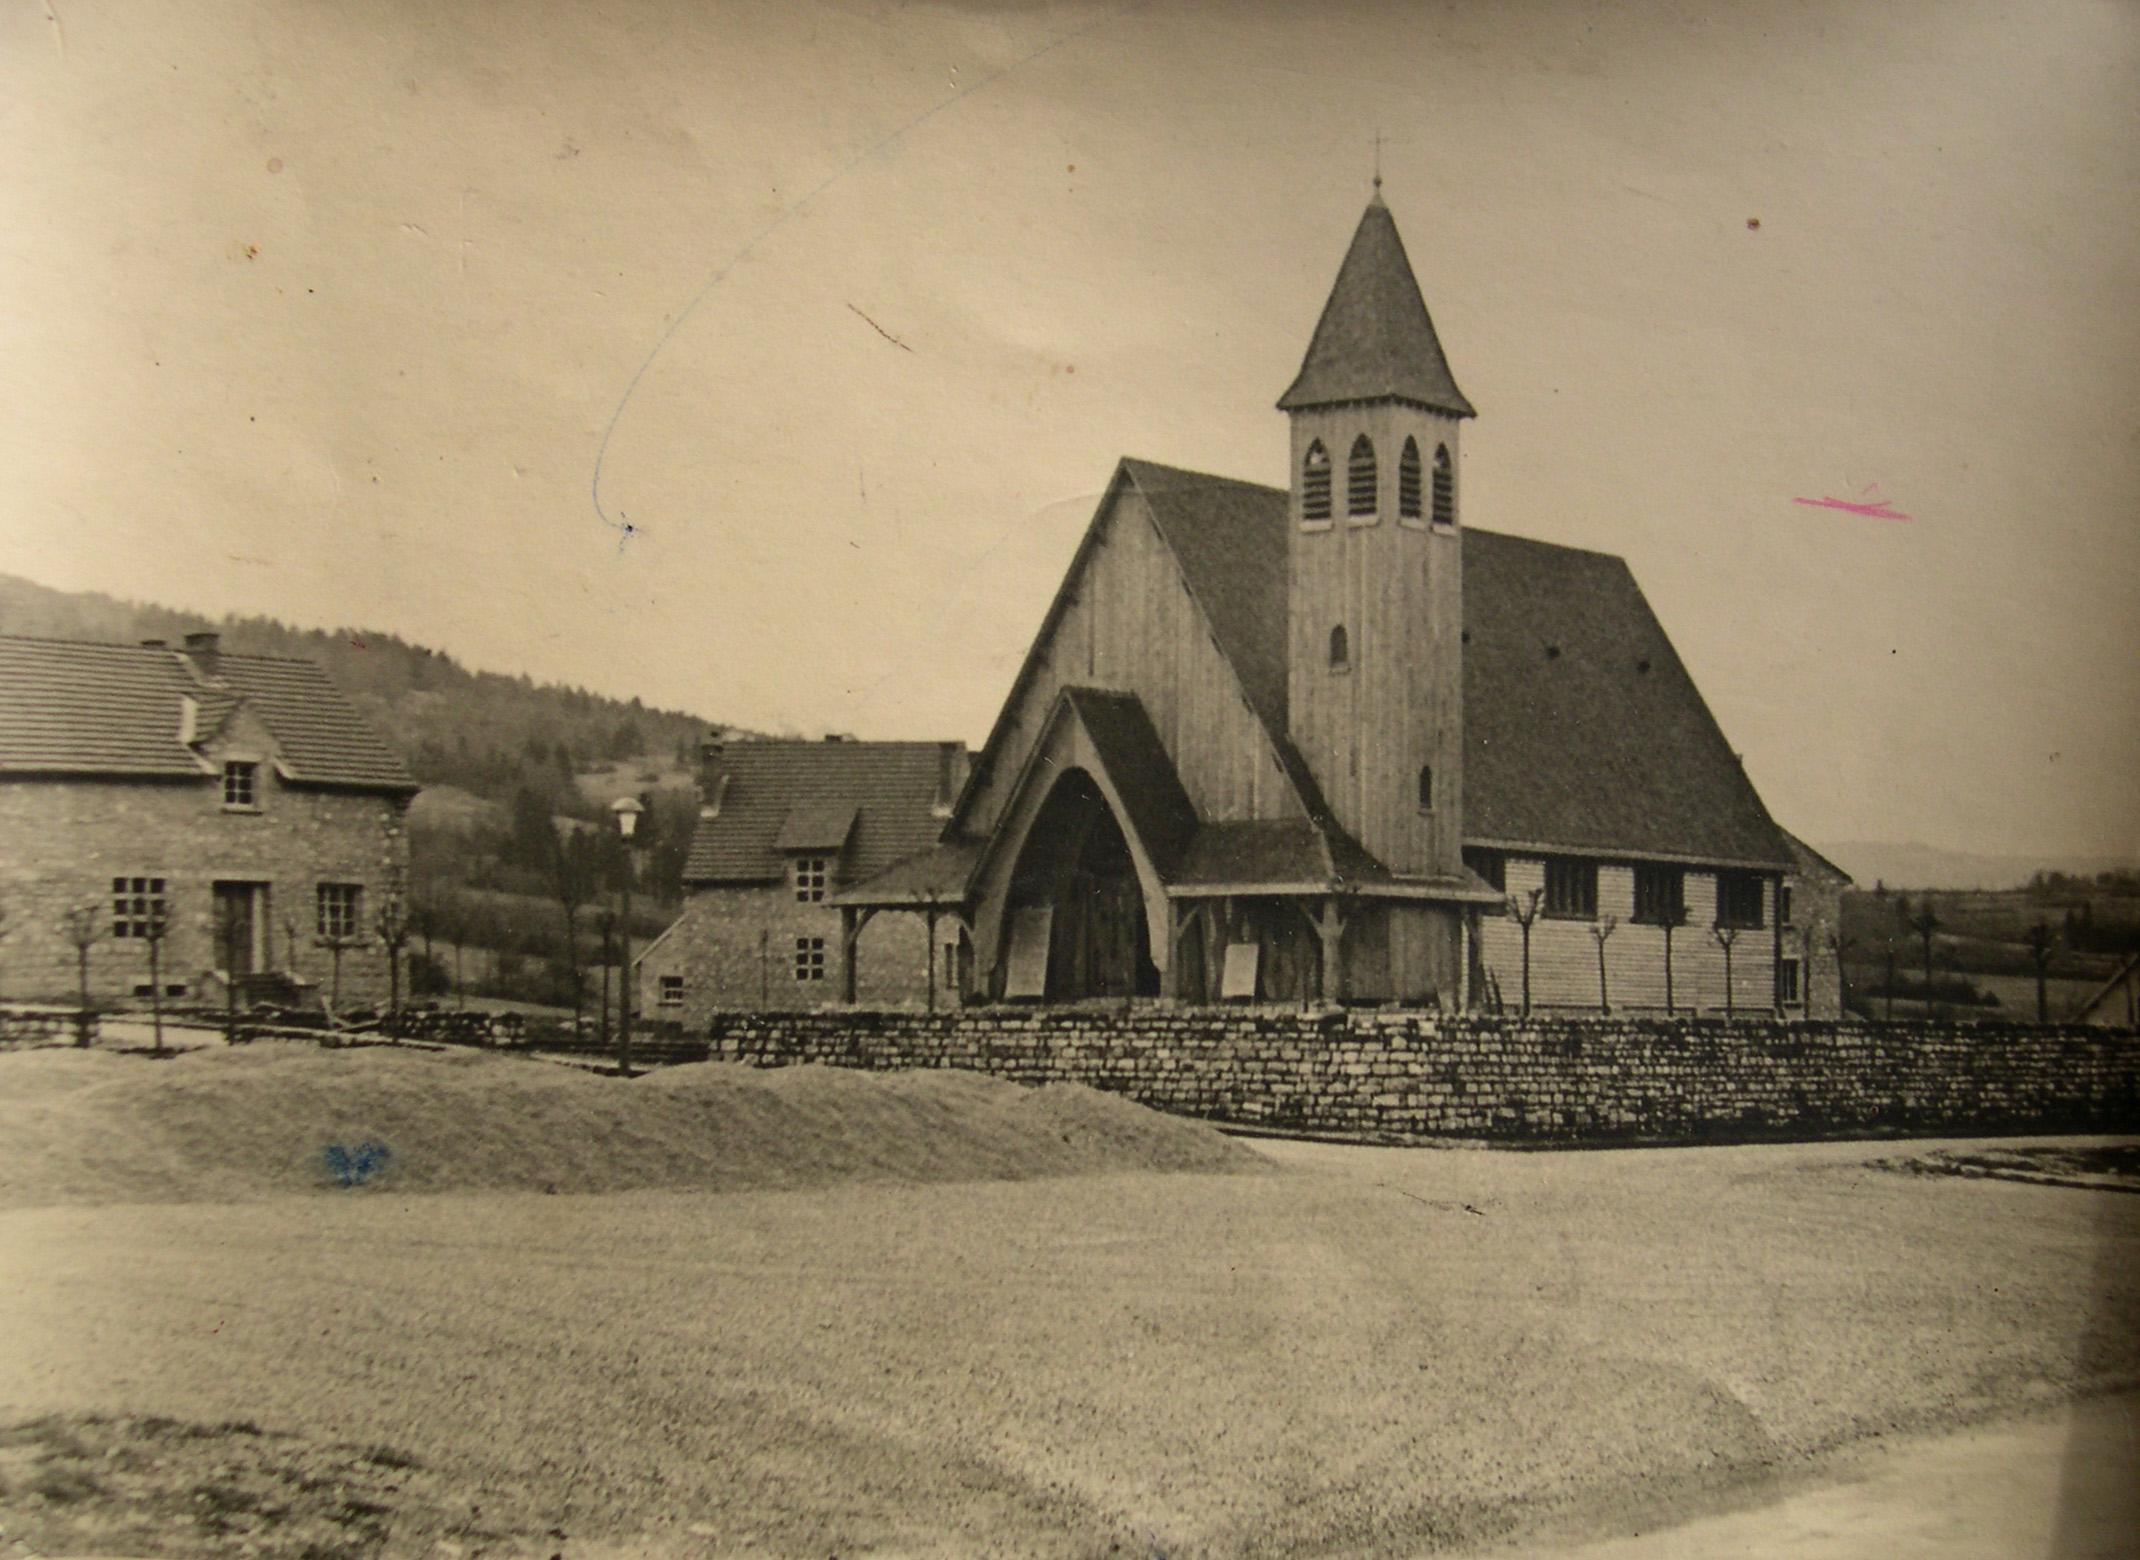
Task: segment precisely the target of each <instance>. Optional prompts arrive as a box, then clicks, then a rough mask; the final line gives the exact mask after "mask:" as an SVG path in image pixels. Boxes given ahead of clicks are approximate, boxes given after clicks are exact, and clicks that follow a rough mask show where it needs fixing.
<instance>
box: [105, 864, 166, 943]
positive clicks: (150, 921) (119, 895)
mask: <svg viewBox="0 0 2140 1560" xmlns="http://www.w3.org/2000/svg"><path fill="white" fill-rule="evenodd" d="M164 921H165V910H164V902H163V879H162V878H152V877H137V878H123V877H115V878H113V879H112V880H111V934H112V936H114V937H146V936H148V935H149V931H150V928H151V927H155V926H161V925H163V924H164Z"/></svg>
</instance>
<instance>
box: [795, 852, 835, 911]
mask: <svg viewBox="0 0 2140 1560" xmlns="http://www.w3.org/2000/svg"><path fill="white" fill-rule="evenodd" d="M830 866H831V862H830V860H829V859H828V858H826V857H824V856H797V857H796V858H795V865H794V879H793V881H794V887H795V902H796V903H797V904H802V905H814V904H817V903H818V902H819V901H821V900H822V899H823V898H824V897H825V878H826V876H827V873H828V869H829V868H830Z"/></svg>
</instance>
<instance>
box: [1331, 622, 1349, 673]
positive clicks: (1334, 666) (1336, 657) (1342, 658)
mask: <svg viewBox="0 0 2140 1560" xmlns="http://www.w3.org/2000/svg"><path fill="white" fill-rule="evenodd" d="M1330 670H1332V671H1333V672H1349V671H1351V670H1352V641H1351V640H1350V639H1349V638H1348V637H1347V635H1346V633H1345V625H1344V624H1343V623H1340V624H1338V626H1337V627H1336V628H1333V629H1332V630H1330Z"/></svg>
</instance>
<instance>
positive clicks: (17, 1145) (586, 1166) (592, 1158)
mask: <svg viewBox="0 0 2140 1560" xmlns="http://www.w3.org/2000/svg"><path fill="white" fill-rule="evenodd" d="M1266 1163H1267V1162H1266V1161H1265V1160H1263V1159H1262V1158H1261V1157H1260V1156H1259V1155H1256V1154H1255V1153H1253V1152H1252V1151H1250V1150H1248V1149H1246V1148H1244V1147H1242V1146H1240V1145H1239V1144H1236V1143H1233V1142H1230V1141H1229V1140H1227V1139H1226V1138H1224V1137H1222V1136H1220V1135H1219V1134H1218V1133H1217V1132H1214V1131H1213V1130H1211V1129H1210V1128H1208V1127H1205V1126H1203V1125H1201V1124H1198V1123H1195V1122H1189V1121H1182V1120H1178V1119H1176V1118H1173V1117H1168V1116H1162V1115H1159V1114H1158V1113H1156V1112H1153V1111H1149V1110H1145V1109H1144V1108H1143V1107H1141V1106H1137V1105H1133V1104H1130V1103H1129V1102H1128V1101H1126V1100H1122V1099H1117V1098H1114V1097H1112V1096H1109V1095H1105V1094H1100V1093H1097V1092H1095V1091H1093V1090H1090V1089H1085V1088H1079V1087H1074V1086H1062V1085H1058V1086H1050V1087H1047V1088H1041V1089H1027V1088H1021V1087H1019V1086H1017V1085H1015V1084H1010V1083H1005V1082H1002V1081H1000V1080H996V1079H990V1078H983V1077H978V1076H975V1075H973V1074H969V1073H952V1072H935V1073H897V1074H877V1073H858V1072H844V1071H838V1070H834V1069H827V1068H818V1067H799V1068H790V1069H783V1070H777V1071H760V1070H756V1069H752V1068H745V1067H738V1066H732V1065H726V1064H721V1063H705V1064H701V1065H699V1066H693V1067H676V1068H669V1069H665V1070H663V1071H660V1072H657V1073H653V1074H650V1075H648V1076H645V1077H642V1078H635V1079H631V1080H629V1081H620V1080H618V1079H614V1078H602V1077H597V1076H594V1075H591V1074H589V1073H585V1072H582V1071H579V1070H578V1069H574V1068H566V1067H556V1066H551V1065H548V1064H545V1063H541V1062H533V1061H527V1060H524V1059H519V1058H503V1057H492V1056H485V1055H481V1054H475V1053H466V1052H459V1053H455V1052H448V1053H439V1052H431V1051H420V1050H402V1049H398V1048H383V1047H382V1048H367V1049H363V1050H351V1051H326V1050H321V1049H319V1048H317V1047H314V1046H310V1045H296V1044H275V1043H262V1044H258V1045H254V1046H250V1047H246V1048H244V1049H240V1050H231V1051H225V1050H215V1049H211V1050H202V1051H197V1052H192V1053H189V1054H187V1055H184V1056H180V1057H177V1058H174V1059H171V1060H167V1061H150V1060H147V1059H146V1058H142V1057H134V1056H115V1055H111V1054H108V1053H102V1052H95V1051H86V1052H85V1051H74V1050H46V1051H28V1052H19V1053H14V1054H10V1055H5V1056H0V1206H16V1207H20V1206H26V1205H37V1204H51V1203H83V1202H89V1203H104V1202H193V1201H231V1200H242V1199H247V1198H254V1197H263V1196H277V1195H288V1194H292V1193H303V1192H334V1193H337V1194H340V1195H352V1194H354V1195H363V1194H366V1193H370V1192H374V1191H377V1190H381V1189H388V1190H394V1191H399V1192H444V1191H461V1190H486V1191H536V1192H559V1193H571V1192H613V1191H629V1190H638V1189H646V1188H696V1189H705V1190H716V1191H734V1190H745V1189H750V1188H769V1187H797V1186H811V1185H817V1184H822V1183H825V1182H830V1181H841V1180H881V1181H965V1180H1024V1179H1028V1178H1031V1177H1035V1176H1051V1175H1077V1174H1089V1173H1096V1172H1104V1171H1116V1170H1195V1171H1223V1170H1241V1169H1250V1168H1255V1167H1259V1166H1263V1165H1265V1164H1266Z"/></svg>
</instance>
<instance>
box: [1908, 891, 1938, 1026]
mask: <svg viewBox="0 0 2140 1560" xmlns="http://www.w3.org/2000/svg"><path fill="white" fill-rule="evenodd" d="M1909 923H1910V930H1911V931H1913V932H1915V933H1916V934H1917V935H1918V937H1919V938H1920V939H1921V940H1922V941H1923V943H1924V947H1925V1005H1926V1006H1927V1007H1928V1008H1929V1007H1930V1005H1931V1002H1932V934H1933V933H1934V932H1936V931H1938V930H1939V929H1940V927H1941V926H1942V925H1944V924H1945V923H1944V922H1942V921H1941V920H1940V918H1939V916H1938V915H1937V914H1936V913H1935V912H1934V911H1933V909H1932V896H1931V895H1930V894H1927V895H1925V902H1924V904H1923V906H1922V907H1921V908H1920V909H1919V910H1918V911H1917V912H1916V913H1915V914H1913V915H1912V916H1910V918H1909Z"/></svg>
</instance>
